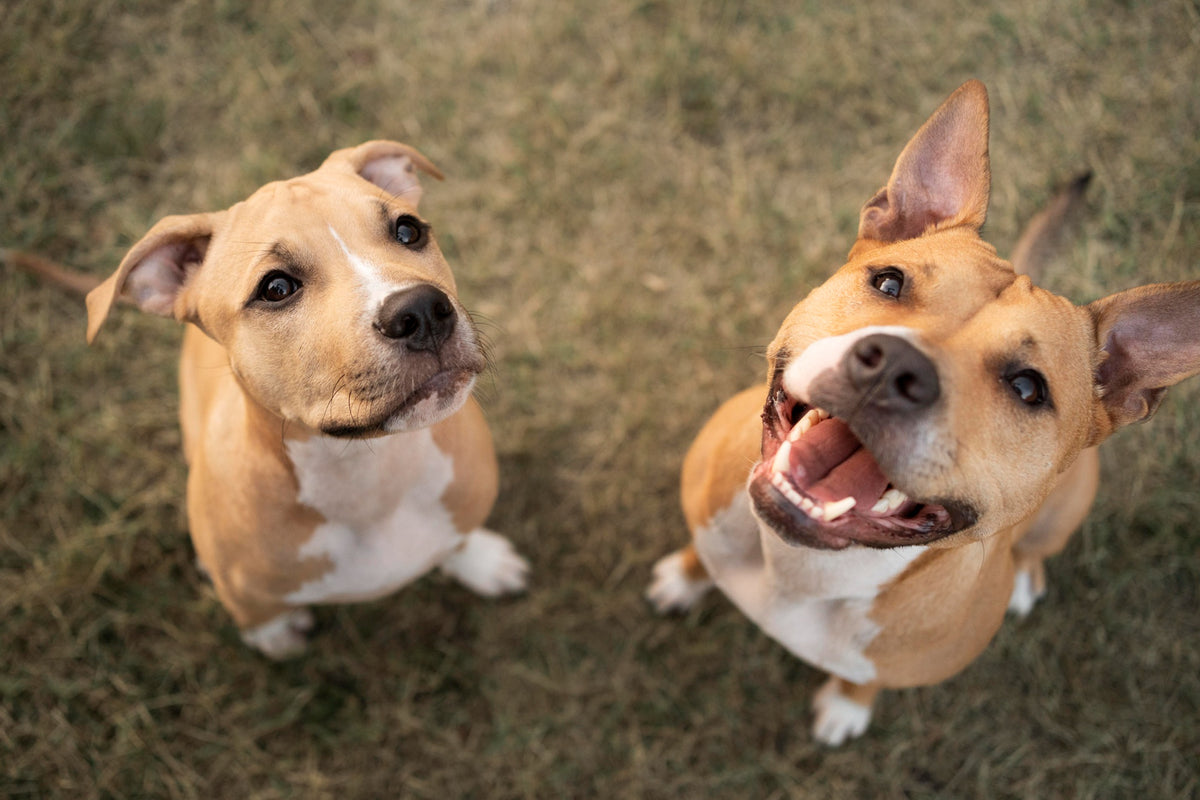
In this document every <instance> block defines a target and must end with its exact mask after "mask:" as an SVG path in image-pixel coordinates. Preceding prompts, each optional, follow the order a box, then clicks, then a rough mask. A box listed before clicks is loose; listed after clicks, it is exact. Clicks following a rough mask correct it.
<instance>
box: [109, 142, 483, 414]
mask: <svg viewBox="0 0 1200 800" xmlns="http://www.w3.org/2000/svg"><path fill="white" fill-rule="evenodd" d="M418 171H421V172H424V173H426V174H429V175H432V176H434V177H436V178H439V179H440V178H441V174H440V173H439V172H438V170H437V168H436V167H434V166H433V164H431V163H430V162H429V161H428V160H426V159H425V157H424V156H422V155H421V154H420V153H418V152H417V151H416V150H414V149H413V148H411V147H408V146H406V145H403V144H399V143H396V142H387V141H373V142H367V143H366V144H363V145H360V146H358V147H354V148H349V149H345V150H338V151H336V152H334V153H333V154H332V155H330V156H329V157H328V158H327V159H326V160H325V162H324V163H323V164H322V165H321V167H320V168H319V169H317V170H315V171H314V172H311V173H309V174H307V175H302V176H300V177H297V178H293V179H291V180H286V181H278V182H274V183H270V184H267V185H266V186H264V187H262V188H261V189H259V190H258V191H256V192H255V193H254V194H252V195H251V196H250V197H249V198H247V199H246V200H244V201H242V202H240V203H237V204H236V205H234V206H232V207H231V208H228V209H226V210H224V211H217V212H213V213H206V214H193V215H188V216H171V217H166V218H165V219H163V220H161V221H159V222H158V223H157V224H156V225H155V226H154V227H153V228H151V230H150V231H149V232H148V233H147V234H146V235H145V237H143V238H142V239H141V241H139V242H138V243H137V244H136V245H134V247H133V249H132V250H130V251H129V253H128V254H127V255H126V256H125V258H124V259H123V260H122V261H121V264H120V266H119V267H118V268H117V270H116V272H115V273H114V274H113V275H112V276H111V277H110V278H108V279H107V280H106V281H105V282H104V283H103V284H101V285H100V286H99V287H97V288H96V289H95V290H94V291H93V292H91V293H90V294H89V295H88V298H87V301H88V341H89V342H90V341H92V340H93V339H94V338H95V336H96V333H97V331H98V330H99V328H100V326H101V324H102V323H103V322H104V319H105V318H106V317H107V315H108V312H109V310H110V308H111V307H112V305H113V303H114V302H115V300H116V299H117V298H118V297H125V298H128V299H130V300H132V301H133V302H134V303H136V304H137V305H138V306H139V307H140V308H142V310H144V311H148V312H150V313H154V314H159V315H162V316H166V317H174V318H175V319H178V320H181V321H185V322H190V323H193V324H194V325H196V326H197V327H199V328H200V329H201V330H203V331H204V332H205V333H206V334H208V335H209V336H210V337H212V338H213V339H214V340H216V341H217V342H218V343H220V344H221V345H222V346H223V347H224V348H225V350H226V351H227V352H228V355H229V363H230V368H231V369H232V370H233V372H234V374H235V375H236V377H237V379H238V381H239V382H240V383H241V385H242V387H243V389H244V390H245V391H246V393H247V394H248V395H249V396H250V397H251V398H253V399H254V400H255V401H256V402H257V403H259V404H260V405H261V406H263V407H264V408H265V409H267V410H268V411H270V412H272V413H274V414H276V415H278V416H279V417H281V418H283V419H284V420H287V421H288V422H289V423H295V424H299V425H302V426H304V427H306V428H308V429H311V430H312V431H319V432H322V433H325V434H330V435H336V436H348V437H363V436H373V435H379V434H384V433H389V432H393V431H398V430H408V429H414V428H419V427H425V426H428V425H430V424H433V423H434V422H437V421H438V420H440V419H443V418H444V417H446V416H448V415H450V414H451V413H453V412H454V411H456V410H457V409H458V408H459V407H461V406H462V404H463V403H464V402H465V401H466V398H467V396H468V395H469V393H470V391H471V387H472V386H473V384H474V381H475V378H476V376H477V375H478V374H479V372H480V371H482V369H483V368H484V366H485V359H484V357H483V354H482V352H481V349H480V345H479V342H478V337H477V334H476V333H475V331H474V329H473V327H472V325H471V322H470V319H469V317H468V316H467V314H466V312H465V311H464V309H463V308H462V306H461V305H460V304H459V301H458V299H457V296H456V294H455V285H454V277H453V275H451V272H450V268H449V266H448V265H447V264H446V260H445V258H444V257H443V256H442V253H441V251H440V250H439V248H438V245H437V242H436V241H435V239H434V236H433V231H432V229H431V228H430V226H429V224H428V223H427V222H426V221H425V220H423V219H422V218H421V217H420V216H419V214H418V211H417V204H418V201H419V200H420V197H421V184H420V181H419V180H418V177H417V173H418Z"/></svg>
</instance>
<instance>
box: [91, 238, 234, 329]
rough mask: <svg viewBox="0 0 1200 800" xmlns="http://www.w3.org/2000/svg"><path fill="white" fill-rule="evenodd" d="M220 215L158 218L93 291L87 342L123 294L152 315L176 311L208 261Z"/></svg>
mask: <svg viewBox="0 0 1200 800" xmlns="http://www.w3.org/2000/svg"><path fill="white" fill-rule="evenodd" d="M216 216H217V215H216V214H191V215H188V216H170V217H164V218H163V219H161V220H159V221H158V222H157V223H156V224H155V225H154V227H153V228H151V229H150V230H149V231H148V232H147V233H146V235H145V236H143V237H142V239H141V240H140V241H139V242H138V243H137V244H135V245H134V246H133V248H132V249H131V250H130V251H129V252H128V253H127V254H126V255H125V258H123V259H121V264H120V266H118V267H117V271H116V272H114V273H113V274H112V275H110V276H109V277H108V279H107V280H105V281H104V282H103V283H101V284H100V285H99V286H97V287H96V288H95V289H93V290H92V291H90V292H88V295H87V309H88V328H87V340H88V343H89V344H90V343H91V342H93V341H94V340H95V339H96V334H97V333H98V332H99V331H100V326H101V325H102V324H103V323H104V320H105V318H107V317H108V312H109V310H111V309H112V306H113V303H115V302H116V301H117V299H118V298H127V299H129V300H131V301H132V302H133V303H135V304H136V305H137V306H138V307H139V308H140V309H142V310H143V311H146V312H149V313H151V314H158V315H159V316H163V317H174V316H176V314H175V298H176V297H177V296H178V295H179V291H180V289H182V288H183V285H184V282H185V281H186V280H187V277H188V275H189V274H190V273H191V272H192V271H193V270H194V269H195V268H196V267H197V266H199V265H200V263H201V262H202V261H203V260H204V256H205V253H206V252H207V251H208V244H209V242H210V241H211V239H212V234H213V227H214V223H215V221H216Z"/></svg>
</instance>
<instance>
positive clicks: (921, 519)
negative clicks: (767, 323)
mask: <svg viewBox="0 0 1200 800" xmlns="http://www.w3.org/2000/svg"><path fill="white" fill-rule="evenodd" d="M750 495H751V498H752V499H753V501H754V505H755V509H756V511H757V512H758V514H759V516H760V517H761V518H762V519H763V521H765V522H766V523H767V524H769V525H770V526H771V527H772V529H774V530H775V532H776V533H778V534H779V535H780V537H781V538H783V539H784V540H785V541H787V542H789V543H791V544H796V545H807V546H809V547H817V548H823V549H841V548H844V547H848V546H849V545H851V544H860V545H866V546H869V547H898V546H903V545H914V544H924V543H926V542H930V541H933V540H935V539H940V538H942V537H945V536H948V535H950V534H952V533H956V532H958V531H960V530H963V529H964V528H967V527H969V526H970V525H972V524H974V521H975V513H974V511H973V510H972V509H971V508H969V507H967V506H965V505H962V504H957V503H953V502H948V501H934V500H928V499H925V500H923V499H919V498H913V497H910V496H909V495H908V494H906V493H905V492H904V491H903V490H902V489H901V488H900V486H898V485H897V484H896V483H895V482H893V481H892V480H891V479H890V478H889V477H888V476H886V475H885V474H884V472H883V470H882V469H881V468H880V466H879V464H878V463H877V462H876V460H875V456H874V455H872V453H871V452H870V451H869V450H868V449H867V448H866V447H865V446H864V445H863V443H862V442H861V441H860V440H859V439H858V437H857V436H855V434H854V432H853V431H852V430H851V429H850V426H849V425H848V424H847V423H846V422H845V421H843V420H841V419H838V418H837V417H836V416H831V415H830V414H829V413H828V412H827V411H825V410H823V409H820V408H816V407H813V406H809V405H806V404H804V403H801V402H798V401H797V400H795V399H794V398H792V397H789V396H788V394H787V392H786V391H785V390H784V389H783V381H782V371H781V370H780V371H778V372H777V373H776V377H775V380H774V381H773V382H772V385H771V391H770V393H769V394H768V396H767V401H766V405H765V406H764V408H763V435H762V461H761V462H760V463H759V464H758V465H757V466H756V467H755V468H754V471H753V473H752V475H751V481H750Z"/></svg>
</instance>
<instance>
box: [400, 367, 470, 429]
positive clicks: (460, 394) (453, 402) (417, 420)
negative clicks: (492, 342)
mask: <svg viewBox="0 0 1200 800" xmlns="http://www.w3.org/2000/svg"><path fill="white" fill-rule="evenodd" d="M474 386H475V378H474V377H472V378H470V380H468V381H467V382H466V383H465V384H463V385H460V386H459V387H458V388H455V389H452V390H450V391H446V392H438V391H435V392H433V393H432V394H430V395H428V396H426V397H422V398H421V399H420V400H417V402H416V403H414V404H413V405H411V406H408V407H407V408H405V409H404V410H402V411H401V412H400V413H398V414H396V415H394V416H393V417H392V418H391V419H389V420H388V421H387V422H385V423H384V424H383V430H384V432H385V433H403V432H405V431H415V430H420V429H421V428H428V427H429V426H431V425H436V424H437V423H439V422H441V421H442V420H444V419H446V418H447V417H449V416H450V415H452V414H454V413H455V412H456V411H458V410H459V409H461V408H462V407H463V406H464V405H465V404H466V402H467V398H468V397H470V396H471V389H472V388H473V387H474Z"/></svg>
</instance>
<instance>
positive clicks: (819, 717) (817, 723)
mask: <svg viewBox="0 0 1200 800" xmlns="http://www.w3.org/2000/svg"><path fill="white" fill-rule="evenodd" d="M877 694H879V686H878V685H877V684H866V685H861V684H857V683H851V682H850V681H847V680H843V679H841V678H839V677H837V676H835V675H831V676H830V677H829V680H827V681H825V684H824V685H823V686H822V687H821V688H820V689H818V690H817V693H816V694H815V695H813V711H814V712H815V713H816V718H815V719H814V720H813V728H812V732H813V738H814V739H816V740H817V741H818V742H821V743H822V744H827V745H829V746H830V747H837V746H838V745H841V744H843V743H844V742H845V741H846V740H848V739H854V738H856V737H858V736H862V734H863V733H864V732H865V731H866V730H867V726H868V725H869V724H870V723H871V707H872V705H873V704H874V703H875V695H877Z"/></svg>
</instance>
